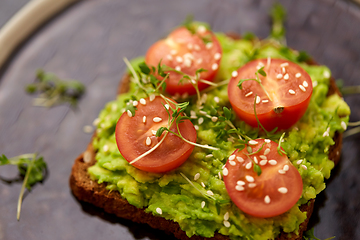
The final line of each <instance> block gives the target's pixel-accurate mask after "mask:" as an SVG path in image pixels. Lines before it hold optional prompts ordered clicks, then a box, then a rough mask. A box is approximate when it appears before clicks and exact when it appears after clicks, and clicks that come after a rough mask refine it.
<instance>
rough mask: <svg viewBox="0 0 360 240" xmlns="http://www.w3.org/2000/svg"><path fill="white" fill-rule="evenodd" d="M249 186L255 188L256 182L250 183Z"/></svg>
mask: <svg viewBox="0 0 360 240" xmlns="http://www.w3.org/2000/svg"><path fill="white" fill-rule="evenodd" d="M248 187H249V188H254V187H256V183H249V185H248Z"/></svg>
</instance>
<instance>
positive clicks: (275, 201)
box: [223, 139, 303, 218]
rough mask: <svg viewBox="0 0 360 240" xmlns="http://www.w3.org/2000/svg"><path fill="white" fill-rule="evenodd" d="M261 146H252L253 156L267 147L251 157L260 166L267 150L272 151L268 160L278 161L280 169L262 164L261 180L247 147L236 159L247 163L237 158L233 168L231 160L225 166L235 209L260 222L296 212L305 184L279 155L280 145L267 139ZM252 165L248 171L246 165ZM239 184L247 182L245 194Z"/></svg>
mask: <svg viewBox="0 0 360 240" xmlns="http://www.w3.org/2000/svg"><path fill="white" fill-rule="evenodd" d="M255 141H256V142H258V144H256V145H254V146H252V149H253V152H256V151H257V150H258V149H260V148H261V146H262V145H263V144H264V146H263V148H262V150H260V152H259V153H257V154H254V155H251V158H252V159H253V158H254V156H255V157H256V158H257V159H258V162H259V163H260V161H261V160H262V159H261V158H260V155H264V151H265V149H267V148H269V149H270V152H269V153H268V154H266V157H267V159H268V160H276V161H277V164H276V165H271V164H270V163H269V162H267V163H266V165H261V164H259V166H260V168H261V170H262V173H261V174H260V176H258V175H257V174H256V173H255V171H254V170H253V166H254V162H252V161H253V160H250V159H249V158H248V157H247V156H246V155H245V154H248V152H247V150H246V147H245V148H244V149H243V150H241V151H238V150H236V151H235V152H234V153H233V155H235V156H236V157H242V158H243V159H244V161H243V162H241V163H240V162H239V161H238V160H237V158H236V157H235V159H234V160H232V162H235V164H234V163H233V164H231V160H228V161H227V163H226V165H225V168H224V170H225V169H226V170H225V172H226V173H227V174H226V173H224V171H223V175H224V182H225V187H226V189H227V191H228V193H229V196H230V198H231V199H232V201H233V202H234V203H235V205H236V206H237V207H238V208H240V209H241V210H242V211H243V212H245V213H247V214H249V215H252V216H255V217H260V218H269V217H274V216H278V215H280V214H282V213H285V212H286V211H288V210H289V209H290V208H292V207H293V206H294V205H295V204H296V202H297V201H298V200H299V198H300V197H301V194H302V190H303V183H302V179H301V176H300V173H299V172H298V170H297V169H296V168H295V167H294V166H293V165H292V164H291V162H290V161H289V159H288V158H287V156H286V155H285V154H283V155H282V156H281V155H279V153H278V152H277V146H278V144H277V143H275V142H273V141H270V142H269V143H266V142H265V141H264V139H256V140H255ZM249 162H252V165H251V168H250V169H246V165H247V164H249ZM285 165H287V166H288V167H289V169H288V170H287V171H286V172H285V174H281V173H279V170H282V169H284V166H285ZM245 176H251V177H253V178H254V182H252V183H255V184H256V186H255V187H250V185H249V183H251V182H250V181H248V180H246V177H245ZM238 181H243V182H244V183H245V184H244V185H243V186H244V189H243V190H240V191H239V190H237V189H236V186H237V185H238ZM279 188H286V190H287V192H286V193H280V192H279V190H278V189H279ZM267 195H268V196H269V199H270V202H269V203H266V202H265V197H266V196H267Z"/></svg>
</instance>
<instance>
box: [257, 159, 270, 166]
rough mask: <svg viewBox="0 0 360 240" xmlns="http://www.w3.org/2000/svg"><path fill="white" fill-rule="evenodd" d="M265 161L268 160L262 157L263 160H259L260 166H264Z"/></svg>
mask: <svg viewBox="0 0 360 240" xmlns="http://www.w3.org/2000/svg"><path fill="white" fill-rule="evenodd" d="M267 162H268V161H267V160H266V159H264V160H261V161H260V163H259V164H260V165H261V166H265V165H266V164H267Z"/></svg>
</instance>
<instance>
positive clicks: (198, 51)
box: [145, 27, 222, 95]
mask: <svg viewBox="0 0 360 240" xmlns="http://www.w3.org/2000/svg"><path fill="white" fill-rule="evenodd" d="M209 36H210V39H211V43H210V45H208V47H207V45H206V44H205V42H204V40H203V39H202V37H209ZM189 44H190V45H189ZM189 46H191V47H189ZM195 46H196V47H195ZM209 46H211V47H209ZM172 51H173V52H172ZM175 52H176V53H175ZM174 53H175V54H174ZM215 55H217V57H215ZM221 55H222V50H221V46H220V43H219V41H218V40H217V39H216V37H215V35H214V34H213V33H212V32H211V31H210V30H206V31H204V32H201V33H199V32H196V33H195V34H193V33H191V32H190V31H189V30H188V29H186V28H185V27H179V28H177V29H175V30H174V31H173V32H171V33H170V34H169V36H168V37H167V38H166V39H162V40H159V41H158V42H156V43H154V44H153V45H152V46H151V47H150V48H149V49H148V51H147V53H146V56H145V62H146V64H148V65H150V66H154V67H157V66H158V64H159V62H160V61H161V65H166V66H169V67H172V68H174V69H175V68H176V67H180V68H181V72H183V73H185V74H188V75H190V76H194V77H195V73H196V71H197V70H199V69H201V68H203V69H206V70H207V71H205V72H201V73H200V78H201V79H204V80H208V81H213V79H214V77H215V75H216V73H217V71H218V67H219V65H220V61H221ZM185 56H189V57H185ZM177 57H180V60H181V62H179V61H177V59H178V58H177ZM186 59H187V60H186ZM214 64H215V65H216V66H217V67H216V69H215V68H213V65H214ZM166 73H169V79H168V80H166V84H167V86H166V91H167V92H168V93H170V94H171V95H175V94H184V93H187V94H189V95H193V94H195V93H196V90H195V88H194V86H193V85H192V84H191V83H190V81H189V80H187V79H184V80H183V82H181V83H179V81H180V79H181V78H182V75H181V74H179V73H176V72H173V71H168V72H166ZM159 79H160V80H161V79H162V77H159ZM208 86H209V85H208V84H206V83H203V82H198V88H199V90H200V91H201V90H203V89H205V88H207V87H208Z"/></svg>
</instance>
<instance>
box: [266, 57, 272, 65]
mask: <svg viewBox="0 0 360 240" xmlns="http://www.w3.org/2000/svg"><path fill="white" fill-rule="evenodd" d="M270 64H271V57H270V56H268V57H267V61H266V65H267V66H270Z"/></svg>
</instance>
